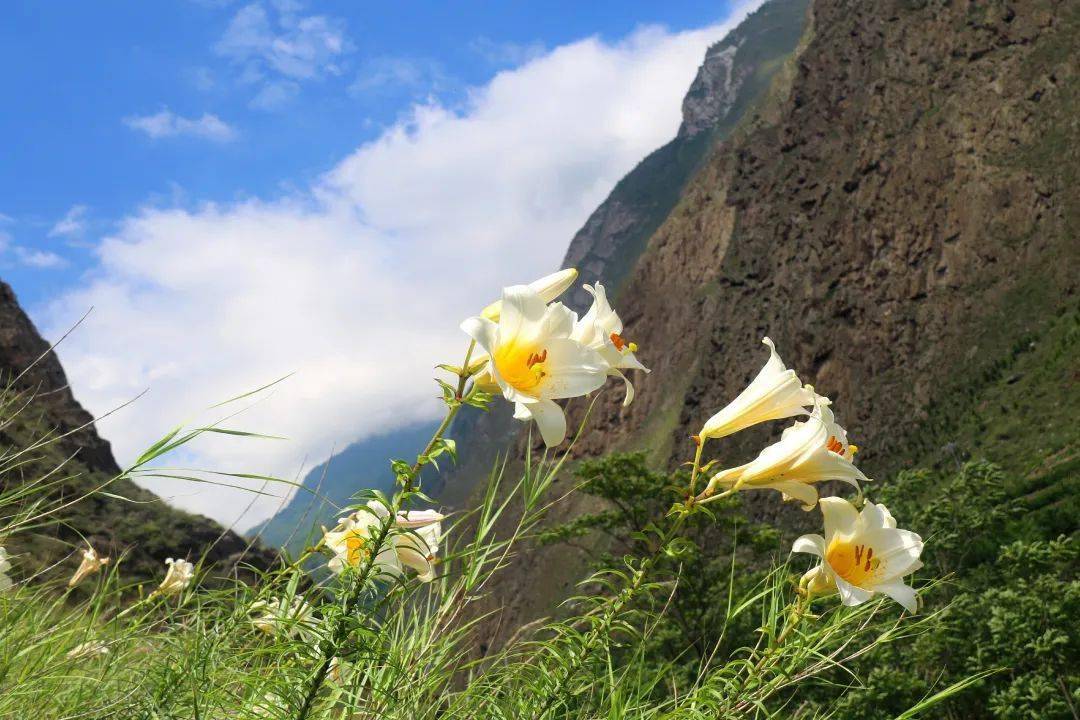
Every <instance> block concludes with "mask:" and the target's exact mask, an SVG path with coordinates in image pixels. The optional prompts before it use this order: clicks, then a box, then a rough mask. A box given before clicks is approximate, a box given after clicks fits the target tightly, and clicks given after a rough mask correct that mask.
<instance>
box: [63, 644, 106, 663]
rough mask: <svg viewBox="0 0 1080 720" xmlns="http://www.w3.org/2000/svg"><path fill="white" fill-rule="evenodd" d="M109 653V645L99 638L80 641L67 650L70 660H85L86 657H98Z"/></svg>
mask: <svg viewBox="0 0 1080 720" xmlns="http://www.w3.org/2000/svg"><path fill="white" fill-rule="evenodd" d="M108 654H109V646H108V645H106V644H105V643H103V642H101V641H100V640H90V641H88V642H84V643H80V644H79V645H76V646H75V647H73V648H71V649H70V650H68V652H67V656H68V658H69V659H71V660H85V659H86V658H92V657H100V656H102V655H108Z"/></svg>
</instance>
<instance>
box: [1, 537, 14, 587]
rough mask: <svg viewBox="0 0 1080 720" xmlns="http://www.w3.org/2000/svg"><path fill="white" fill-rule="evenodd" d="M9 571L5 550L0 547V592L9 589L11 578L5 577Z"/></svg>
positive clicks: (9, 563) (9, 566) (9, 565)
mask: <svg viewBox="0 0 1080 720" xmlns="http://www.w3.org/2000/svg"><path fill="white" fill-rule="evenodd" d="M10 569H11V561H9V560H8V553H7V550H5V549H4V548H2V547H0V592H4V591H6V590H10V589H11V578H10V577H8V575H7V573H8V570H10Z"/></svg>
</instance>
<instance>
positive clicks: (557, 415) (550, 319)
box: [461, 285, 608, 446]
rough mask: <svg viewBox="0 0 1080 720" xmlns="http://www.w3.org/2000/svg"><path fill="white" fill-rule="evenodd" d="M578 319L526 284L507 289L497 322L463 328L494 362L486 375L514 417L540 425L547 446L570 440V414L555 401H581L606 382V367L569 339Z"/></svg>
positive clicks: (474, 321) (475, 321) (479, 321)
mask: <svg viewBox="0 0 1080 720" xmlns="http://www.w3.org/2000/svg"><path fill="white" fill-rule="evenodd" d="M575 321H576V316H575V315H574V313H573V312H571V311H570V310H569V309H568V308H566V307H565V306H564V305H562V304H561V303H554V304H552V305H548V304H546V303H545V302H544V299H543V297H541V296H540V295H538V294H537V293H536V291H534V290H532V289H530V288H529V287H527V286H525V285H517V286H514V287H509V288H506V289H505V290H503V299H502V306H501V314H500V316H499V322H498V323H495V322H493V321H491V320H489V319H488V318H485V317H473V318H469V319H468V320H466V321H465V322H463V323H462V324H461V329H462V330H464V331H465V333H466V334H468V335H469V336H470V337H472V338H473V340H475V341H476V342H477V343H478V344H479V345H480V346H481V347H482V348H483V349H484V351H485V352H486V353H487V355H488V357H489V358H490V360H489V362H488V370H487V372H488V373H489V374H490V376H491V379H492V380H493V381H494V382H495V383H496V384H498V386H499V388H500V389H501V390H502V393H503V397H505V398H506V399H507V400H509V401H510V402H512V403H514V410H515V412H514V417H515V418H518V419H519V420H525V419H532V420H535V421H536V425H537V427H538V428H539V429H540V434H541V436H542V437H543V438H544V442H545V443H546V444H547V445H548V446H554V445H558V444H559V443H561V442H562V441H563V439H565V438H566V415H565V414H564V413H563V409H562V408H561V407H560V406H559V405H558V403H556V402H555V401H556V400H560V399H563V398H571V397H578V396H581V395H586V394H588V393H590V392H592V391H593V390H597V389H598V388H600V387H601V386H602V385H603V384H604V380H605V379H606V377H607V373H608V365H607V363H606V362H604V359H603V358H602V357H601V356H600V354H599V353H598V352H597V351H596V350H593V349H591V348H587V347H585V346H584V345H582V344H581V343H580V342H577V341H576V340H574V339H572V338H571V337H570V335H571V333H572V332H573V330H574V323H575Z"/></svg>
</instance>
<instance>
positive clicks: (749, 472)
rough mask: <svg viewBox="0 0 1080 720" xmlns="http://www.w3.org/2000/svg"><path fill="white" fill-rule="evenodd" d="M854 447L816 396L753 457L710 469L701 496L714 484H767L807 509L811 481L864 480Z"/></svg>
mask: <svg viewBox="0 0 1080 720" xmlns="http://www.w3.org/2000/svg"><path fill="white" fill-rule="evenodd" d="M857 449H858V448H856V447H855V446H854V445H848V444H847V432H846V431H845V430H844V428H842V427H840V426H839V425H837V424H836V421H835V419H834V418H833V413H832V410H830V409H829V400H828V398H822V397H818V398H817V400H816V402H815V404H814V410H813V412H812V413H810V417H809V418H807V420H806V422H796V423H795V424H794V425H792V426H791V427H789V428H787V429H786V430H784V432H783V434H782V435H781V436H780V440H779V441H778V442H775V443H773V444H772V445H769V446H768V447H767V448H765V449H764V450H762V451H761V453H760V454H759V455H758V456H757V458H756V459H754V460H753V461H751V462H749V463H747V464H746V465H740V466H739V467H734V468H729V469H727V470H722V471H721V472H719V473H717V474H716V475H714V476H713V477H712V479H711V480H710V481H709V485H708V487H707V488H706V489H705V492H704V493H703V498H706V499H707V498H708V497H710V496H711V495H713V493H715V492H716V490H718V489H724V490H726V491H730V492H734V491H737V490H743V489H761V488H771V489H773V490H779V491H780V492H782V493H783V494H784V496H785V499H787V498H795V499H796V500H799V501H801V502H802V503H803V506H804V507H805V508H806V509H807V510H809V509H811V508H813V506H814V505H815V504H816V503H817V500H818V491H817V489H816V488H815V487H814V485H813V483H817V482H822V481H825V480H843V481H844V482H846V483H849V484H851V485H853V486H855V488H856V489H858V488H859V481H860V480H863V481H865V480H868V478H867V477H866V476H865V475H863V473H862V471H861V470H859V469H858V468H857V467H855V465H853V464H852V462H851V460H852V458H853V457H854V455H855V451H856V450H857Z"/></svg>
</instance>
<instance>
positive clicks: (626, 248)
mask: <svg viewBox="0 0 1080 720" xmlns="http://www.w3.org/2000/svg"><path fill="white" fill-rule="evenodd" d="M806 8H807V0H770V1H769V2H766V3H765V4H763V5H762V6H761V7H760V8H759V9H758V10H757V11H756V12H754V13H752V14H751V15H750V16H748V17H747V18H746V20H744V21H743V22H742V23H741V24H740V25H739V26H738V27H737V28H735V29H734V30H733V31H732V32H730V33H729V34H728V35H727V36H726V37H725V38H724V39H723V40H721V41H720V42H718V43H716V44H715V45H713V46H712V47H710V48H709V50H708V51H707V53H706V55H705V59H704V61H703V63H702V65H701V67H700V69H699V70H698V73H697V76H696V77H695V79H694V81H693V83H692V84H691V86H690V88H689V90H688V92H687V94H686V97H685V99H684V101H683V107H682V111H683V121H682V124H681V126H680V128H679V131H678V134H677V135H676V137H675V138H674V139H673V140H672V141H671V142H669V143H668V144H666V145H664V146H663V147H661V148H659V149H658V150H656V151H655V152H653V153H651V154H650V155H649V156H648V157H646V158H645V159H644V160H642V161H641V163H639V164H638V166H637V167H635V168H634V169H633V170H632V171H631V172H630V173H629V174H627V176H626V177H625V178H623V179H622V180H621V181H619V183H618V184H617V185H616V186H615V188H614V189H613V190H612V191H611V194H610V195H609V196H608V198H607V199H606V200H605V201H604V202H603V203H602V204H601V205H600V206H599V207H598V208H597V209H596V210H595V211H594V212H593V213H592V215H591V216H590V217H589V219H588V220H587V221H586V222H585V225H584V226H583V227H582V228H581V229H580V230H579V231H578V232H577V234H576V235H575V236H574V237H573V239H572V240H571V241H570V245H569V248H568V250H567V253H566V259H565V260H564V262H563V266H564V267H576V268H577V269H578V271H579V272H580V278H579V286H580V285H581V284H585V283H594V282H596V281H601V282H603V283H604V284H605V285H606V286H607V287H608V288H609V291H611V292H612V293H613V294H614V295H615V296H616V297H617V296H618V295H619V292H620V289H621V288H622V286H623V285H624V283H625V281H626V278H627V277H628V275H629V273H630V272H631V270H632V268H633V267H634V264H635V263H636V262H637V259H638V257H639V256H640V254H641V253H642V251H643V250H644V249H645V244H646V242H647V241H648V239H649V237H650V236H651V235H652V234H653V232H654V231H655V230H656V229H657V228H658V227H659V226H660V224H661V223H662V222H663V221H664V220H665V218H667V216H668V214H669V213H670V212H671V210H672V208H674V207H675V205H676V203H677V202H678V201H679V197H680V195H681V193H682V191H683V188H684V186H685V184H686V182H687V180H688V179H689V178H691V177H692V176H693V174H694V173H695V172H696V171H697V170H698V169H699V168H700V167H701V164H702V162H704V160H705V158H706V157H707V156H708V153H709V149H710V147H712V145H713V144H714V143H715V142H717V141H718V140H722V139H724V138H726V137H728V136H729V135H730V134H731V133H732V132H734V131H735V129H736V128H737V127H739V125H740V123H744V122H748V121H749V120H750V118H751V116H753V114H754V113H755V112H756V111H757V109H758V106H759V104H760V103H761V99H762V96H763V95H764V94H765V93H766V91H767V89H768V88H769V86H770V84H771V83H772V81H773V79H774V78H775V77H776V75H777V73H778V72H779V71H781V70H782V69H783V67H784V62H785V60H786V59H787V58H788V57H789V56H790V55H791V53H792V51H793V50H794V49H795V46H796V44H797V43H798V41H799V38H800V37H801V35H802V33H803V29H804V26H805V24H806ZM589 297H590V296H589V295H588V293H586V292H585V291H584V290H581V289H580V287H579V288H578V289H577V290H576V291H575V292H572V293H568V294H567V295H566V296H564V297H563V298H562V300H563V301H564V302H565V303H566V304H567V305H569V306H571V307H573V308H574V309H576V310H578V311H583V310H584V309H585V308H587V306H588V303H589ZM511 416H512V408H510V407H508V406H507V405H506V404H505V403H497V404H495V405H494V406H493V407H492V408H491V409H490V410H489V411H488V412H487V413H480V412H478V411H472V410H471V409H468V408H467V409H466V411H465V412H462V414H461V416H459V418H458V420H456V421H455V422H454V425H453V428H452V434H453V435H454V437H456V438H458V442H459V450H460V453H459V454H460V458H461V465H460V466H459V467H457V468H453V469H450V470H449V471H448V472H444V473H443V475H442V476H441V477H440V479H439V480H438V481H437V482H436V487H435V488H434V489H433V492H435V493H436V494H437V495H438V497H439V499H440V500H442V501H443V502H445V503H447V504H449V505H451V506H460V505H463V504H467V502H468V499H469V497H470V495H471V493H472V492H473V490H474V489H475V486H476V482H477V479H478V478H486V477H487V475H488V473H489V472H490V470H491V467H492V465H493V463H494V461H495V458H496V457H497V456H498V455H499V454H500V453H505V452H508V451H510V450H511V449H512V446H513V443H514V440H515V438H518V437H519V435H520V433H521V432H522V426H521V424H520V423H518V422H516V421H514V420H512V419H511Z"/></svg>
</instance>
